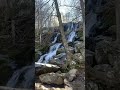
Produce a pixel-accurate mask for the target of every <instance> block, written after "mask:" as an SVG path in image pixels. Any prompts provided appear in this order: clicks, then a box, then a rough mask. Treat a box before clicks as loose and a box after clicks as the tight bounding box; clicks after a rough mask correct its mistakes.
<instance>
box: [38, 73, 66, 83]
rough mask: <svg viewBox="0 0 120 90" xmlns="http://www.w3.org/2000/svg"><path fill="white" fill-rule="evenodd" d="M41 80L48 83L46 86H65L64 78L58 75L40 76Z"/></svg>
mask: <svg viewBox="0 0 120 90" xmlns="http://www.w3.org/2000/svg"><path fill="white" fill-rule="evenodd" d="M39 79H40V81H41V82H42V83H46V84H56V85H62V84H64V78H63V76H62V75H61V74H58V73H48V74H42V75H40V76H39Z"/></svg>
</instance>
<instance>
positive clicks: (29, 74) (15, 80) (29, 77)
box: [6, 65, 35, 88]
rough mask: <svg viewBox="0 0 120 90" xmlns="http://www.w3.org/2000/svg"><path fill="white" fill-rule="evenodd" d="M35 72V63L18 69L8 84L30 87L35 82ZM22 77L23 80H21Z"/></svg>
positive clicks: (10, 85)
mask: <svg viewBox="0 0 120 90" xmlns="http://www.w3.org/2000/svg"><path fill="white" fill-rule="evenodd" d="M34 73H35V68H34V65H31V66H25V67H23V68H22V69H19V70H16V71H15V72H14V73H13V75H12V77H11V78H10V80H9V81H8V83H7V85H6V86H8V87H16V86H18V85H20V86H22V87H23V88H30V87H32V86H33V84H34V75H35V74H34ZM21 79H22V81H21V82H20V80H21Z"/></svg>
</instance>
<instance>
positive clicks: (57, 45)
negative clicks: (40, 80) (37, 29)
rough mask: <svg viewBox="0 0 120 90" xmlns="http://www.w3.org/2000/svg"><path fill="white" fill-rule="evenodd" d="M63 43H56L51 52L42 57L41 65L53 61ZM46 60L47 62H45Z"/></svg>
mask: <svg viewBox="0 0 120 90" xmlns="http://www.w3.org/2000/svg"><path fill="white" fill-rule="evenodd" d="M61 44H62V43H56V44H54V45H53V46H51V47H50V50H49V52H48V53H47V54H44V55H42V56H41V57H40V59H39V60H38V62H39V63H42V62H44V63H48V62H49V60H50V59H52V57H53V56H55V55H56V52H57V50H58V48H59V47H60V45H61ZM44 59H45V60H44Z"/></svg>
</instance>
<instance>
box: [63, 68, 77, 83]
mask: <svg viewBox="0 0 120 90" xmlns="http://www.w3.org/2000/svg"><path fill="white" fill-rule="evenodd" d="M77 74H78V70H77V69H71V70H70V71H69V72H68V73H66V75H65V76H66V78H67V80H68V81H73V80H74V79H75V78H76V76H77Z"/></svg>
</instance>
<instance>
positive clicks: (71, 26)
mask: <svg viewBox="0 0 120 90" xmlns="http://www.w3.org/2000/svg"><path fill="white" fill-rule="evenodd" d="M78 28H79V27H78V24H76V23H73V22H70V23H67V24H65V26H64V29H65V31H66V32H69V34H67V35H66V39H67V41H68V43H69V42H73V41H74V38H75V36H76V31H77V29H78ZM59 35H60V33H57V34H56V36H55V37H54V39H53V41H52V44H53V45H52V46H50V49H49V51H48V53H46V54H44V55H42V56H41V57H40V59H39V60H38V61H37V62H36V63H48V62H49V61H50V60H51V59H52V58H53V57H54V56H56V53H57V50H58V49H59V48H60V47H61V46H62V43H56V42H57V40H58V36H59ZM63 48H64V47H63ZM36 63H35V66H36V65H37V64H36Z"/></svg>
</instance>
